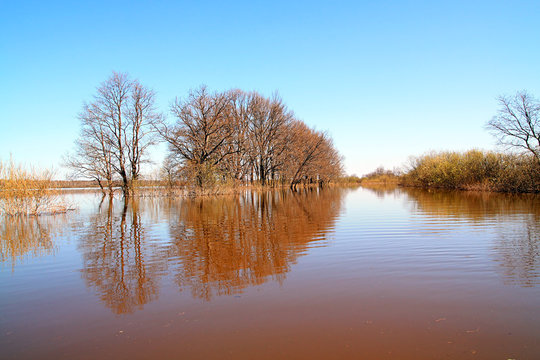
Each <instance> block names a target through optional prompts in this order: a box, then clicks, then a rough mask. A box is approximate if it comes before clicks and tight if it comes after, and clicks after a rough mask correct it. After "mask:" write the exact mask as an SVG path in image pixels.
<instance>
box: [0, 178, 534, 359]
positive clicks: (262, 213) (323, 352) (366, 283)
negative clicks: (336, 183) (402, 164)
mask: <svg viewBox="0 0 540 360" xmlns="http://www.w3.org/2000/svg"><path fill="white" fill-rule="evenodd" d="M66 197H68V198H69V200H70V201H72V202H73V203H74V204H76V205H77V208H78V210H77V211H75V212H70V213H68V214H65V215H60V216H41V217H32V218H28V219H13V218H6V219H0V358H6V359H35V358H40V359H73V358H85V359H95V358H115V357H116V358H130V359H145V358H184V359H227V358H230V359H254V358H257V359H275V358H310V359H328V358H351V359H357V358H376V359H444V358H448V359H456V358H459V359H469V358H470V359H533V358H538V357H540V300H539V299H540V286H539V285H540V201H539V198H538V197H537V196H530V195H527V196H525V195H523V196H515V195H501V194H477V193H466V192H439V191H436V192H428V191H424V190H416V189H413V190H408V189H407V190H403V189H365V188H360V189H356V190H351V189H335V188H334V189H325V190H323V191H317V190H308V191H303V192H299V193H291V192H288V191H272V192H245V193H242V194H240V195H238V196H224V197H216V198H198V199H167V198H153V197H149V198H141V199H139V200H132V201H129V202H127V203H125V202H123V201H122V200H121V199H114V200H113V201H109V200H107V199H101V198H100V197H99V196H98V195H97V194H92V193H90V194H89V193H86V194H79V195H66Z"/></svg>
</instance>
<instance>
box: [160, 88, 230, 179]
mask: <svg viewBox="0 0 540 360" xmlns="http://www.w3.org/2000/svg"><path fill="white" fill-rule="evenodd" d="M229 105H230V104H229V97H228V96H227V94H225V93H215V94H210V93H209V92H208V90H207V89H206V87H205V86H202V87H200V88H199V89H197V90H195V91H191V92H190V93H189V95H188V97H187V99H186V100H180V99H176V101H175V102H174V103H173V105H172V106H171V112H172V113H173V115H174V116H175V118H176V122H175V123H174V124H173V125H167V124H165V123H164V122H162V123H161V124H160V125H159V126H157V129H158V131H159V133H160V135H161V137H162V138H163V139H164V140H165V141H166V142H167V143H168V144H169V150H170V151H171V152H172V153H175V154H176V155H177V156H178V157H179V158H180V159H181V161H182V163H183V164H182V165H183V166H184V167H187V168H191V170H192V172H193V173H194V176H195V179H196V181H197V185H198V186H199V187H202V186H203V180H204V177H205V172H207V171H208V168H210V167H214V166H216V165H218V164H219V163H220V162H221V161H222V160H223V159H224V158H226V157H227V156H228V155H230V154H231V153H233V152H235V151H237V150H236V149H234V148H230V147H229V146H228V145H229V140H230V138H231V136H232V135H233V131H234V127H233V126H231V123H230V122H229V121H228V117H227V112H228V111H229Z"/></svg>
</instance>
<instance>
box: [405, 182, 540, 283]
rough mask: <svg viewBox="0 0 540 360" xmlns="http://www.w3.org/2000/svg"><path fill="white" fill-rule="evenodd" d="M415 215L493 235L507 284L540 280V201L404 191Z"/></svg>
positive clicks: (533, 197) (531, 197) (528, 197)
mask: <svg viewBox="0 0 540 360" xmlns="http://www.w3.org/2000/svg"><path fill="white" fill-rule="evenodd" d="M398 191H402V192H404V193H405V194H406V195H407V197H408V198H409V199H410V200H412V204H413V206H414V209H413V212H414V211H419V212H422V213H424V214H427V215H429V216H432V217H437V218H440V219H444V220H445V221H447V222H448V225H451V224H452V222H453V221H454V222H455V220H460V219H464V220H466V221H467V222H468V223H469V224H470V225H472V226H478V229H479V230H482V231H494V232H495V234H496V237H495V241H494V250H495V251H494V252H493V253H494V254H496V258H495V261H496V262H497V263H499V264H500V267H501V269H502V271H503V277H504V281H505V282H506V283H509V284H519V285H521V286H525V287H529V286H534V285H538V284H539V280H540V197H539V196H538V195H532V194H523V195H512V194H499V193H486V192H484V193H482V192H462V191H426V190H421V189H411V188H404V189H400V190H398Z"/></svg>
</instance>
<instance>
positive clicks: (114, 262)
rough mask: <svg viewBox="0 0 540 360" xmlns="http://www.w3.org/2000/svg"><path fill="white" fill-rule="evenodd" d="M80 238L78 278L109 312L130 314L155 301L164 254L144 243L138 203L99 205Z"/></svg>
mask: <svg viewBox="0 0 540 360" xmlns="http://www.w3.org/2000/svg"><path fill="white" fill-rule="evenodd" d="M115 205H116V207H115ZM82 234H83V235H82V238H81V242H80V250H81V251H82V254H83V262H84V267H83V269H82V276H83V278H84V280H85V281H86V283H87V285H88V286H90V287H92V288H93V289H94V290H95V291H97V293H98V294H99V296H100V298H101V299H102V300H103V302H104V303H105V304H106V305H107V306H108V307H109V308H111V309H112V310H113V311H114V312H115V313H117V314H121V313H131V312H133V311H135V310H136V309H137V308H142V307H143V305H144V304H146V303H148V302H150V301H152V300H154V299H157V297H158V290H159V279H160V274H162V273H163V271H162V270H163V268H164V267H165V266H166V261H167V257H166V251H163V252H162V251H160V249H159V246H155V245H153V244H150V243H149V242H148V241H145V227H144V225H143V222H142V220H141V211H140V208H139V201H138V200H136V199H134V200H131V201H129V202H123V203H119V204H115V203H114V202H113V199H112V198H110V199H109V201H108V202H106V203H101V204H100V206H99V209H98V211H97V212H96V213H95V214H94V215H92V216H90V218H89V221H88V224H87V226H86V227H85V229H84V230H83V232H82Z"/></svg>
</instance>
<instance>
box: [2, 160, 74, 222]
mask: <svg viewBox="0 0 540 360" xmlns="http://www.w3.org/2000/svg"><path fill="white" fill-rule="evenodd" d="M52 179H53V173H52V171H50V170H36V169H30V170H28V169H26V168H24V167H23V166H22V165H19V164H16V163H15V162H14V161H13V160H10V161H9V162H8V163H3V162H1V161H0V213H3V214H5V215H39V214H43V213H58V212H65V211H66V210H67V209H66V206H64V205H62V204H61V203H60V201H59V199H58V191H57V190H54V189H53V188H52V181H53V180H52Z"/></svg>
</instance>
